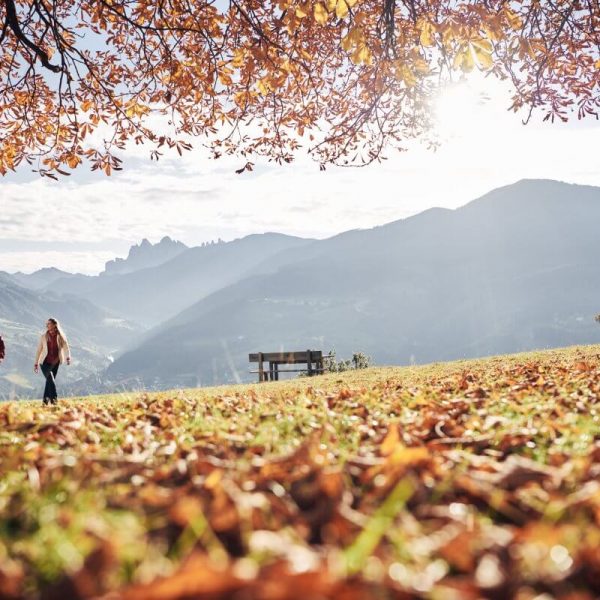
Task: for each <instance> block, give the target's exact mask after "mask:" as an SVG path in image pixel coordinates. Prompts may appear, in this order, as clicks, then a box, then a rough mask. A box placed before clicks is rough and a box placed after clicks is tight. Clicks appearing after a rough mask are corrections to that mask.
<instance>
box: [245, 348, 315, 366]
mask: <svg viewBox="0 0 600 600" xmlns="http://www.w3.org/2000/svg"><path fill="white" fill-rule="evenodd" d="M310 357H311V359H312V361H313V362H315V361H318V360H322V358H323V352H322V351H321V350H311V351H310ZM262 359H263V361H265V362H278V363H282V364H287V365H295V364H297V363H306V362H308V351H307V350H302V351H300V352H263V353H262ZM248 360H249V361H250V362H251V363H252V362H260V358H259V353H258V352H256V353H253V354H250V355H249V357H248Z"/></svg>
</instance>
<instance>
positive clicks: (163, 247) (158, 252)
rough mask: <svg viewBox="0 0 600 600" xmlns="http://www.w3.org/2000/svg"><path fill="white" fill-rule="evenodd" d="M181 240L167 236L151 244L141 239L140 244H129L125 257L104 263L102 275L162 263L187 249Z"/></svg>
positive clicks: (135, 269)
mask: <svg viewBox="0 0 600 600" xmlns="http://www.w3.org/2000/svg"><path fill="white" fill-rule="evenodd" d="M187 248H188V247H187V246H186V245H185V244H184V243H182V242H177V241H175V240H172V239H171V238H170V237H169V236H165V237H163V239H162V240H160V242H158V243H156V244H151V243H150V242H149V241H148V240H147V239H145V238H144V239H143V240H142V242H141V243H140V244H136V245H135V246H131V248H130V249H129V254H128V255H127V258H115V259H114V260H111V261H109V262H107V263H106V265H105V267H104V273H103V274H104V275H124V274H125V273H132V272H133V271H139V270H140V269H148V268H150V267H156V266H158V265H162V264H163V263H166V262H167V261H169V260H171V259H172V258H175V257H176V256H177V255H179V254H181V253H182V252H184V251H185V250H187Z"/></svg>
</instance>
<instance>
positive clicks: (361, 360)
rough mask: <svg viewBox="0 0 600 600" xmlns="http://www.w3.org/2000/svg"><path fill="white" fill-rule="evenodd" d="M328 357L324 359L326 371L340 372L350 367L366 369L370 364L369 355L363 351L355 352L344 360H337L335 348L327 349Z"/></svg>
mask: <svg viewBox="0 0 600 600" xmlns="http://www.w3.org/2000/svg"><path fill="white" fill-rule="evenodd" d="M329 355H330V356H329V358H326V359H325V360H324V367H325V372H326V373H342V372H344V371H350V370H351V369H366V368H368V367H370V366H371V364H372V362H371V357H370V356H367V355H366V354H365V353H364V352H355V353H354V354H352V358H350V359H346V360H343V359H342V360H337V356H336V354H335V350H330V351H329Z"/></svg>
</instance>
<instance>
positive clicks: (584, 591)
mask: <svg viewBox="0 0 600 600" xmlns="http://www.w3.org/2000/svg"><path fill="white" fill-rule="evenodd" d="M599 403H600V346H586V347H576V348H567V349H562V350H553V351H546V352H539V353H529V354H520V355H513V356H501V357H493V358H489V359H482V360H474V361H459V362H452V363H441V364H432V365H427V366H421V367H397V368H372V369H367V370H363V371H355V372H347V373H342V374H329V375H324V376H319V377H315V378H311V379H308V378H301V379H295V380H292V381H287V382H273V383H264V384H261V385H239V386H229V387H218V388H205V389H190V390H177V391H170V392H160V393H154V392H153V393H147V394H146V393H140V394H129V395H127V394H120V395H112V396H95V397H88V398H71V399H67V400H62V401H61V402H60V404H59V406H57V407H44V406H42V405H41V402H40V401H20V402H7V403H4V404H1V405H0V599H2V600H8V599H10V600H14V599H18V598H43V599H51V598H60V599H61V600H68V599H70V598H105V599H106V600H109V599H117V598H124V599H132V600H138V599H139V600H152V599H156V600H158V599H165V600H167V599H176V598H178V599H183V598H188V599H191V598H206V599H208V598H210V599H225V598H232V599H237V598H239V599H240V600H250V599H265V600H283V599H294V598H303V599H311V598H314V599H317V598H318V599H323V598H335V599H342V600H344V599H348V600H354V599H362V598H395V599H396V598H397V599H408V598H430V599H432V600H445V599H449V600H454V599H457V600H459V599H460V600H462V599H466V600H470V599H473V600H474V599H477V598H492V599H494V598H498V599H504V598H516V599H519V600H534V599H535V600H551V599H553V598H557V599H561V600H588V599H589V600H591V599H593V598H597V597H599V596H600V414H598V410H599V409H600V404H599Z"/></svg>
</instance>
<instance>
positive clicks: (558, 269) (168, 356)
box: [107, 181, 600, 386]
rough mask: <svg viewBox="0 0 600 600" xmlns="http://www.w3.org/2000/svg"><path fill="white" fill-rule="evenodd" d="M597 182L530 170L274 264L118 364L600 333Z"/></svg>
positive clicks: (236, 367)
mask: <svg viewBox="0 0 600 600" xmlns="http://www.w3.org/2000/svg"><path fill="white" fill-rule="evenodd" d="M598 222H600V189H599V188H593V187H586V186H574V185H568V184H562V183H558V182H551V181H522V182H518V183H516V184H514V185H512V186H507V187H505V188H502V189H499V190H495V191H494V192H491V193H490V194H487V195H486V196H484V197H482V198H480V199H479V200H476V201H474V202H472V203H470V204H468V205H466V206H464V207H463V208H460V209H457V210H455V211H450V210H444V209H432V210H429V211H426V212H424V213H421V214H420V215H417V216H415V217H412V218H409V219H405V220H402V221H398V222H395V223H391V224H389V225H385V226H382V227H378V228H375V229H372V230H364V231H352V232H348V233H345V234H341V235H339V236H336V237H334V238H331V239H329V240H324V241H319V242H313V243H312V244H310V245H307V246H305V247H303V248H302V251H301V252H299V251H296V250H294V249H291V250H287V251H283V252H282V253H281V254H279V255H278V256H275V257H274V258H273V260H272V261H271V263H272V265H275V264H279V265H280V266H279V268H278V269H277V270H275V271H274V272H271V273H266V272H265V269H263V267H259V268H258V271H261V270H262V271H263V272H262V274H257V275H255V276H253V277H250V278H247V279H245V280H243V281H240V282H238V283H236V284H234V285H232V286H229V287H227V288H224V289H221V290H220V291H218V292H216V293H215V294H213V295H212V296H209V297H207V298H205V299H204V300H202V301H200V302H198V303H197V304H195V305H193V306H191V307H190V308H188V309H187V310H185V311H183V312H182V313H181V314H180V315H178V316H177V317H175V318H174V319H172V320H171V321H168V322H166V323H164V324H163V325H162V326H160V327H159V328H157V329H156V330H154V332H150V333H149V334H147V335H146V336H145V341H144V343H142V344H141V345H140V347H139V348H138V349H136V350H133V351H131V352H128V353H125V354H124V355H123V356H122V357H121V358H120V359H119V360H117V361H116V362H115V363H114V364H113V365H111V367H110V368H109V371H108V373H107V377H108V379H110V380H111V381H119V380H123V379H127V378H130V377H136V378H137V379H138V380H140V379H141V380H142V381H144V382H145V383H147V384H151V385H158V386H168V385H173V384H176V383H177V382H182V383H183V384H185V383H187V384H202V385H206V384H211V383H220V382H226V381H239V380H248V378H249V375H248V373H247V370H248V365H247V354H248V353H249V352H254V351H270V350H276V349H278V348H282V347H283V348H286V349H288V348H289V349H297V348H311V347H312V348H320V349H324V350H328V349H330V348H335V349H336V350H337V352H338V354H341V355H344V354H349V353H351V352H353V351H357V350H360V351H364V352H366V353H368V354H371V355H372V356H373V358H374V359H375V361H376V362H377V363H384V364H386V363H401V364H402V363H405V364H406V363H411V362H419V363H423V362H428V361H433V360H447V359H453V358H461V357H474V356H482V355H488V354H495V353H503V352H515V351H522V350H528V349H534V348H544V347H553V346H557V345H565V344H571V343H593V342H596V341H598V340H600V328H598V327H597V326H595V324H594V323H593V316H594V315H595V314H596V313H597V312H598V308H599V306H598V298H599V297H600V263H599V262H598V261H597V258H596V257H597V256H598V255H600V236H598V235H597V223H598Z"/></svg>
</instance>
